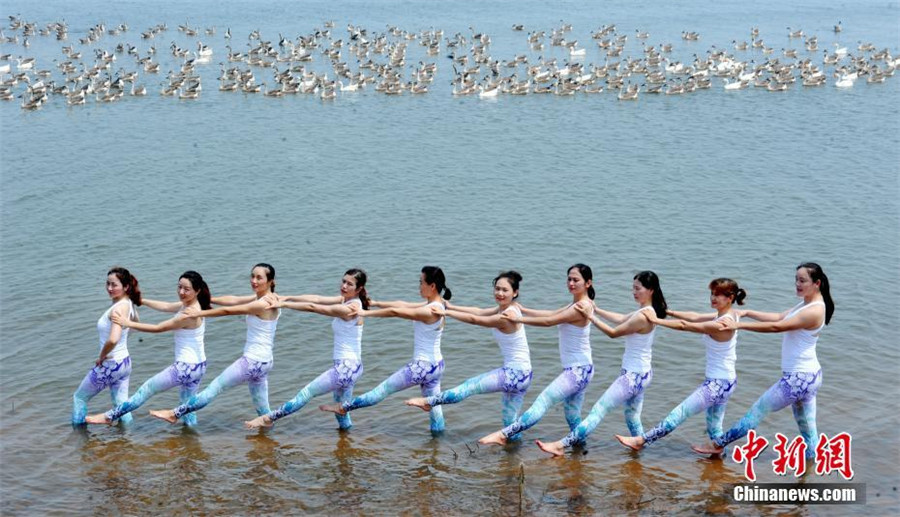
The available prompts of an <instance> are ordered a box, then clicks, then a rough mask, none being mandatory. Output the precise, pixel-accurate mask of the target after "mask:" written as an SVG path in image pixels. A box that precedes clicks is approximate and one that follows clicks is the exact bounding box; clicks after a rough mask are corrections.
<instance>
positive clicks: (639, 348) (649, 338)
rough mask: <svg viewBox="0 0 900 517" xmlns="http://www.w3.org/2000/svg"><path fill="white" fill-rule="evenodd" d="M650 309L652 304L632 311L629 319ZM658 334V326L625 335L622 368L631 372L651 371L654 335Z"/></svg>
mask: <svg viewBox="0 0 900 517" xmlns="http://www.w3.org/2000/svg"><path fill="white" fill-rule="evenodd" d="M647 309H650V310H651V311H652V310H654V309H653V306H652V305H648V306H647V307H641V308H640V309H638V310H636V311H634V312H632V313H631V316H629V317H628V319H631V318H634V317H636V316H637V315H638V314H640V313H641V312H643V311H645V310H647ZM654 335H656V326H655V325H654V326H653V330H651V331H650V332H648V333H646V334H636V333H635V334H628V335H627V336H625V353H624V354H622V368H624V369H625V370H628V371H629V372H636V373H647V372H649V371H650V368H651V366H650V360H651V359H652V358H653V336H654Z"/></svg>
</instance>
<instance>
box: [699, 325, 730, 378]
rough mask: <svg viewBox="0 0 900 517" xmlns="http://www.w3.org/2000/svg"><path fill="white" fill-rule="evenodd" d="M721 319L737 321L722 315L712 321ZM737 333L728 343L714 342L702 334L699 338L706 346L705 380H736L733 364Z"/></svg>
mask: <svg viewBox="0 0 900 517" xmlns="http://www.w3.org/2000/svg"><path fill="white" fill-rule="evenodd" d="M722 318H731V319H733V320H734V321H738V319H739V318H737V317H736V315H734V314H731V313H730V312H729V313H727V314H723V315H721V316H719V317H718V318H716V319H715V320H713V321H719V320H721V319H722ZM737 335H738V333H737V331H736V330H735V331H734V333H733V334H732V335H731V339H729V340H728V341H716V340H715V339H713V338H712V336H710V335H709V334H703V336H702V337H701V338H700V339H701V340H702V341H703V344H704V345H706V378H707V379H729V380H733V379H737V373H736V372H735V369H734V364H735V363H736V362H737Z"/></svg>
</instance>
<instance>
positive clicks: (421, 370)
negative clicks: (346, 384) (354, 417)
mask: <svg viewBox="0 0 900 517" xmlns="http://www.w3.org/2000/svg"><path fill="white" fill-rule="evenodd" d="M443 374H444V361H441V362H439V363H432V362H430V361H422V360H413V361H410V362H409V363H407V364H406V365H405V366H403V368H400V369H399V370H397V371H396V372H394V374H393V375H391V376H390V377H388V378H387V379H385V380H384V382H382V383H381V384H379V385H378V386H376V387H375V388H374V389H372V390H371V391H368V392H366V393H363V394H362V395H360V396H358V397H356V398H354V399H353V400H350V401H345V402H344V403H342V404H341V407H342V408H344V410H345V411H353V410H354V409H358V408H361V407H367V406H374V405H375V404H378V403H379V402H381V401H382V400H384V399H385V398H387V396H388V395H390V394H392V393H396V392H398V391H401V390H405V389H406V388H409V387H412V386H416V385H418V386H419V387H420V388H421V390H422V396H423V397H430V396H432V395H437V394H438V393H440V392H441V376H442V375H443ZM430 416H431V430H432V431H434V432H440V431H443V430H444V413H443V411H441V406H436V407H433V408H431V415H430Z"/></svg>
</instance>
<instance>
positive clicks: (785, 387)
mask: <svg viewBox="0 0 900 517" xmlns="http://www.w3.org/2000/svg"><path fill="white" fill-rule="evenodd" d="M782 373H783V375H782V377H781V379H779V380H778V382H776V383H775V384H773V385H772V386H771V387H770V388H769V389H768V390H766V392H765V393H763V395H762V396H761V397H759V399H758V400H757V401H756V402H754V403H753V406H751V407H750V410H749V411H747V414H746V415H744V417H743V418H741V420H740V421H739V422H738V423H736V424H735V425H734V427H732V428H731V429H729V430H728V431H727V432H725V434H723V435H721V436H719V437H717V438H715V439H714V440H713V443H715V444H716V445H718V446H719V447H724V446H726V445H728V444H729V443H731V442H733V441H735V440H739V439H741V438H743V437H744V436H746V434H747V432H748V431H750V429H756V427H757V426H758V425H759V423H760V422H761V421H762V419H763V418H765V417H766V415H768V414H769V413H771V412H773V411H778V410H781V409H784V408H786V407H788V406H791V408H792V409H793V410H794V420H796V421H797V427H799V428H800V434H801V435H802V436H803V441H804V442H806V455H807V456H808V457H814V456H815V453H816V440H817V439H818V436H817V434H816V433H817V431H816V393H817V392H818V391H819V386H821V385H822V370H819V371H817V372H782Z"/></svg>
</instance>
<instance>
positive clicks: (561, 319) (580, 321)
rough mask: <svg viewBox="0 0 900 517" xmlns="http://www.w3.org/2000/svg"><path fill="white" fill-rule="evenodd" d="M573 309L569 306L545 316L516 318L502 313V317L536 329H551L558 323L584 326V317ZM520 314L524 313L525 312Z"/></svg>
mask: <svg viewBox="0 0 900 517" xmlns="http://www.w3.org/2000/svg"><path fill="white" fill-rule="evenodd" d="M575 307H576V306H575V305H570V306H568V307H566V308H564V309H562V310H559V311H555V312H553V313H551V314H550V315H547V316H524V315H523V316H516V315H514V314H512V313H509V312H505V313H503V317H504V318H506V319H508V320H510V321H515V322H516V323H524V324H526V325H534V326H536V327H553V326H555V325H559V324H560V323H571V324H573V325H584V322H585V319H586V317H585V316H584V315H583V314H581V313H580V312H578V311H577V310H576V309H575ZM522 312H523V313H524V312H525V311H522Z"/></svg>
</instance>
